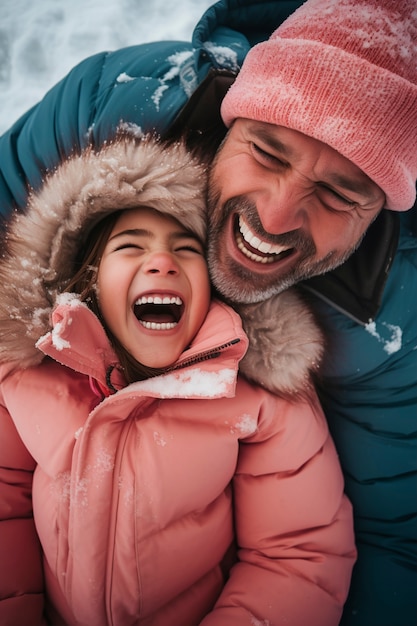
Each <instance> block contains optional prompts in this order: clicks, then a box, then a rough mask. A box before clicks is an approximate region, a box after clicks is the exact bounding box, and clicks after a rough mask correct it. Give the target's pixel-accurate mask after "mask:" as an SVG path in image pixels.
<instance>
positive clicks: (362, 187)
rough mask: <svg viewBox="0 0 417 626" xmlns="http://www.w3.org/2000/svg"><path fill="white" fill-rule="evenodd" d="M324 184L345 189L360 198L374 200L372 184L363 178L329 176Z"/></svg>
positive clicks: (338, 175)
mask: <svg viewBox="0 0 417 626" xmlns="http://www.w3.org/2000/svg"><path fill="white" fill-rule="evenodd" d="M323 182H326V183H330V184H331V185H334V186H335V187H341V188H343V189H346V191H351V192H353V193H357V194H360V195H361V196H364V197H366V199H367V200H375V199H376V195H375V189H374V185H373V183H371V182H370V181H369V182H368V180H367V179H366V178H365V177H362V176H361V177H355V178H350V177H348V176H343V174H329V176H328V178H327V180H326V181H323Z"/></svg>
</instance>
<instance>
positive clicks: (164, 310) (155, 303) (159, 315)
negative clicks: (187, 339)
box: [133, 295, 184, 330]
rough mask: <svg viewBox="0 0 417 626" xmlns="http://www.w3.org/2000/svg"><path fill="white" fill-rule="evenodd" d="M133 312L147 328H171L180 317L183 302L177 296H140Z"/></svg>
mask: <svg viewBox="0 0 417 626" xmlns="http://www.w3.org/2000/svg"><path fill="white" fill-rule="evenodd" d="M133 312H134V314H135V316H136V318H137V319H138V321H139V322H140V323H141V324H142V326H144V327H145V328H147V329H148V330H171V329H172V328H175V326H176V325H177V324H178V322H179V321H180V319H181V316H182V314H183V312H184V303H183V301H182V300H181V298H179V297H178V296H162V295H148V296H141V297H140V298H138V299H137V300H136V302H135V304H134V307H133Z"/></svg>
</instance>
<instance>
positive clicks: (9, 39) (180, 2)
mask: <svg viewBox="0 0 417 626" xmlns="http://www.w3.org/2000/svg"><path fill="white" fill-rule="evenodd" d="M214 1H215V0H106V1H105V2H103V0H1V1H0V134H2V133H3V132H4V131H5V130H7V129H8V128H9V126H11V125H12V124H13V122H14V121H15V120H16V119H17V118H18V117H19V116H20V115H21V114H22V113H24V112H25V111H26V110H27V109H28V108H29V107H31V106H32V105H33V104H35V103H36V102H37V101H38V100H39V99H40V98H42V96H43V95H44V93H45V92H46V91H47V90H48V89H49V88H50V87H52V85H54V84H55V83H56V82H57V81H58V80H60V79H61V78H62V77H63V76H65V74H66V73H67V72H68V71H69V70H70V69H71V68H72V67H73V66H74V65H75V64H76V63H78V62H79V61H81V60H82V59H83V58H85V57H87V56H90V55H91V54H94V53H96V52H100V51H102V50H114V49H117V48H120V47H123V46H130V45H133V44H137V43H144V42H147V41H157V40H160V39H185V40H190V37H191V33H192V30H193V28H194V26H195V24H196V23H197V21H198V19H199V18H200V17H201V15H202V14H203V12H204V11H205V10H206V9H207V8H208V7H209V6H211V5H212V4H214Z"/></svg>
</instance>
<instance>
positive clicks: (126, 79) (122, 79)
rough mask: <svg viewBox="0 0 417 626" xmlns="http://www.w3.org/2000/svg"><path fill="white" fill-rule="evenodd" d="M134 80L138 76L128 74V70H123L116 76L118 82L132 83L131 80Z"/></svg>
mask: <svg viewBox="0 0 417 626" xmlns="http://www.w3.org/2000/svg"><path fill="white" fill-rule="evenodd" d="M132 80H136V78H135V77H134V76H129V74H126V72H122V73H121V74H119V76H118V77H117V78H116V82H117V83H130V81H132Z"/></svg>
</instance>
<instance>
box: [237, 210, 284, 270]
mask: <svg viewBox="0 0 417 626" xmlns="http://www.w3.org/2000/svg"><path fill="white" fill-rule="evenodd" d="M239 231H240V234H241V235H242V238H243V239H244V240H245V241H246V242H247V243H248V244H249V245H250V246H251V248H254V249H255V250H259V252H262V253H263V254H267V255H268V256H260V255H258V254H255V253H254V252H252V251H251V250H248V248H247V247H246V246H245V244H244V243H243V240H242V238H241V237H239V236H238V237H237V246H238V248H239V250H240V251H241V252H243V254H244V255H245V256H247V257H248V258H249V259H251V260H252V261H256V262H257V263H273V262H274V261H276V260H277V259H276V256H277V255H278V254H281V252H285V251H286V250H288V249H289V248H288V247H287V246H280V245H278V244H275V245H274V244H272V243H269V242H267V241H261V239H259V237H258V236H257V235H255V233H254V232H253V231H252V230H251V229H250V228H249V226H248V224H247V223H246V222H245V221H244V220H243V218H242V216H239Z"/></svg>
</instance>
